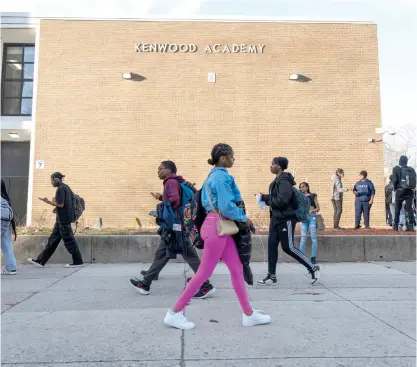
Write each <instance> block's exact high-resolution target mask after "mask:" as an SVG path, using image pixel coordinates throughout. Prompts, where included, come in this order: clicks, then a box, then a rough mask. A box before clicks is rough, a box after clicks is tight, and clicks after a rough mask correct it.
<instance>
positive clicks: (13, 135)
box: [9, 133, 20, 139]
mask: <svg viewBox="0 0 417 367" xmlns="http://www.w3.org/2000/svg"><path fill="white" fill-rule="evenodd" d="M9 136H10V137H11V138H12V139H19V138H20V135H19V134H18V133H9Z"/></svg>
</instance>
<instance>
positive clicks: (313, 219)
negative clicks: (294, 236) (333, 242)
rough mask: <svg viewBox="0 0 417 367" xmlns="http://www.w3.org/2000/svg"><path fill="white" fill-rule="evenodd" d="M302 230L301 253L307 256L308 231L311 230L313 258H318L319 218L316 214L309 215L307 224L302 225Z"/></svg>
mask: <svg viewBox="0 0 417 367" xmlns="http://www.w3.org/2000/svg"><path fill="white" fill-rule="evenodd" d="M300 229H301V241H300V251H301V252H302V253H303V254H305V250H306V242H307V235H308V230H310V237H311V257H316V255H317V216H316V214H315V213H311V214H309V216H308V221H307V222H305V223H300Z"/></svg>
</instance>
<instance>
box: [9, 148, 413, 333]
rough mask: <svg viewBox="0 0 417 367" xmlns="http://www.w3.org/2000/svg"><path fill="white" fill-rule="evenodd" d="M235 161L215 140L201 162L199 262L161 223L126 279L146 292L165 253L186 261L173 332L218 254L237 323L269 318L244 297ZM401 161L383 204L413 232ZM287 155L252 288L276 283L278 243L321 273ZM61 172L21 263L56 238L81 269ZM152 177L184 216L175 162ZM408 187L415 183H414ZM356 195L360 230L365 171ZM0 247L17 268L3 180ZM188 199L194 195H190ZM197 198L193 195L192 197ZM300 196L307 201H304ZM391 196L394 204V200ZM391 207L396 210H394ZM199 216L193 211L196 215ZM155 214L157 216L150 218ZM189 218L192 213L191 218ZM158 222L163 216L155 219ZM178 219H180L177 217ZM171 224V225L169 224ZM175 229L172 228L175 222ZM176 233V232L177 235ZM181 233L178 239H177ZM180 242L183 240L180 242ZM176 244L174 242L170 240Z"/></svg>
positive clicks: (368, 195) (310, 203) (366, 192)
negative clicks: (50, 223) (41, 236)
mask: <svg viewBox="0 0 417 367" xmlns="http://www.w3.org/2000/svg"><path fill="white" fill-rule="evenodd" d="M234 162H235V158H234V152H233V149H232V147H231V146H229V145H227V144H217V145H215V146H214V147H213V149H212V152H211V158H210V159H209V160H208V163H209V164H210V165H211V166H213V168H212V170H211V171H210V173H209V175H208V177H207V179H206V180H205V182H204V183H203V185H202V188H201V190H200V191H199V196H198V197H199V200H200V202H199V205H200V206H201V208H200V211H202V214H201V215H202V216H203V217H202V221H201V223H202V225H201V227H200V228H198V231H199V236H200V238H199V240H200V243H204V250H203V251H202V258H201V261H200V259H199V257H198V254H197V252H196V250H195V248H194V246H193V243H192V242H191V241H190V231H189V229H187V228H186V227H185V226H183V225H182V224H174V225H173V228H170V229H167V228H163V226H162V225H161V227H160V229H159V230H158V234H159V235H160V236H161V241H160V245H159V248H158V250H157V251H156V253H155V257H154V261H153V263H152V265H151V267H150V268H149V269H148V270H143V271H142V272H141V274H142V276H143V278H142V279H139V278H132V279H130V283H131V284H132V285H133V286H134V287H135V288H136V289H137V290H138V291H139V292H140V293H141V294H142V295H148V294H149V293H150V287H151V284H152V282H153V281H154V280H157V279H158V276H159V273H160V272H161V271H162V269H163V268H164V267H165V265H166V264H167V263H168V261H169V259H170V258H175V257H176V255H177V254H178V253H180V254H181V255H182V256H183V257H184V259H185V261H186V262H187V263H188V264H189V265H190V267H191V268H192V270H193V271H194V273H195V275H194V276H193V277H192V278H190V279H188V282H187V286H186V288H185V290H184V292H183V293H182V295H181V296H180V297H179V299H178V301H177V302H176V303H175V305H173V307H172V308H171V309H170V310H169V311H168V312H167V314H166V316H165V323H166V324H167V325H170V326H173V327H176V328H179V329H184V330H186V329H192V328H194V326H195V325H194V324H193V323H192V322H190V321H188V320H187V319H186V318H185V316H184V313H183V310H184V307H185V306H186V305H187V304H188V303H189V301H190V300H191V298H199V299H204V298H206V297H209V296H210V295H212V294H214V292H215V288H214V287H213V285H212V284H211V283H210V281H209V278H210V276H211V275H212V273H213V271H214V269H215V267H216V265H217V263H218V262H219V260H220V259H221V260H222V261H223V262H224V263H225V264H226V266H227V267H228V269H229V271H230V274H231V278H232V284H233V288H234V290H235V293H236V296H237V298H238V300H239V303H240V305H241V308H242V311H243V316H242V324H243V326H254V325H261V324H267V323H269V322H271V318H270V316H268V315H266V314H264V313H263V312H261V311H259V310H256V309H253V308H252V306H251V305H250V302H249V297H248V293H247V288H246V285H245V281H246V282H247V283H248V284H253V280H252V274H251V271H250V267H249V265H248V264H249V259H250V251H251V240H250V237H249V240H246V245H245V246H246V247H245V248H244V251H241V244H240V240H239V239H238V237H236V236H238V235H241V236H242V238H248V236H250V232H255V228H254V225H253V223H252V221H251V220H250V219H249V218H248V216H247V214H246V211H245V206H244V202H243V198H242V195H241V193H240V190H239V188H238V185H237V183H236V181H235V179H234V178H233V176H231V175H230V174H229V172H228V169H229V168H231V167H232V166H233V164H234ZM399 163H400V165H399V166H398V167H395V168H394V169H393V175H392V176H391V185H392V190H386V194H387V195H389V196H390V197H391V200H392V202H390V203H389V204H390V209H391V213H392V218H393V223H392V225H393V228H394V230H398V224H399V218H400V215H401V208H402V206H403V202H405V211H406V214H407V215H406V217H407V218H408V223H407V229H408V230H413V228H414V227H413V220H414V214H413V213H412V200H413V198H415V171H414V170H413V169H412V168H411V167H408V166H407V158H406V157H401V159H400V162H399ZM288 164H289V162H288V159H287V158H285V157H275V158H273V159H272V162H271V166H270V170H271V173H272V174H273V175H274V176H275V177H274V179H273V181H272V182H271V184H270V186H269V191H268V194H262V193H261V194H260V197H261V200H262V201H263V202H265V203H266V205H267V206H269V208H270V210H269V212H270V226H269V235H268V272H267V275H266V276H265V277H264V278H262V279H260V280H259V281H258V282H257V283H258V285H268V284H275V283H277V277H276V267H277V262H278V245H279V244H280V243H281V247H282V249H283V251H284V252H285V253H286V254H288V255H289V256H291V257H292V258H294V259H295V260H297V261H298V262H299V263H300V264H302V265H303V266H305V268H306V269H307V270H308V272H309V273H310V275H311V284H313V285H314V284H316V283H317V282H318V281H319V278H320V267H319V266H318V265H317V264H316V254H317V214H318V213H319V211H320V205H319V202H318V197H317V195H316V194H315V193H312V192H311V191H310V185H309V184H308V183H307V182H302V183H301V184H300V185H299V189H300V191H297V190H296V189H295V188H294V186H295V185H296V182H295V180H294V177H293V176H292V174H291V173H289V172H286V169H287V168H288ZM64 177H65V176H64V175H63V174H61V173H60V172H55V173H53V174H52V175H51V184H52V186H53V187H55V188H56V194H55V197H54V198H53V200H48V199H47V198H40V200H42V201H43V202H45V203H46V204H48V205H50V206H52V207H53V212H54V213H56V223H55V226H54V229H53V231H52V234H51V235H50V237H49V239H48V242H47V244H46V247H45V249H44V250H43V251H42V252H41V253H40V254H39V256H38V257H37V258H36V259H32V258H29V259H28V261H29V262H30V263H32V264H34V265H36V266H39V267H44V266H45V264H46V263H47V261H48V260H49V258H50V257H51V256H52V254H53V253H54V252H55V250H56V248H57V246H58V244H59V242H60V241H61V239H62V240H63V242H64V245H65V247H66V248H67V250H68V252H69V253H70V254H71V255H72V259H73V261H72V263H71V264H67V265H66V267H70V268H71V267H80V266H82V265H83V260H82V256H81V253H80V250H79V248H78V245H77V242H76V239H75V236H74V233H73V230H72V227H71V223H72V222H73V221H74V217H75V215H74V206H73V203H74V194H73V192H72V190H71V188H70V187H69V186H68V185H66V184H64V182H63V178H64ZM158 177H159V179H160V180H162V181H163V194H159V193H152V195H153V196H154V197H155V199H157V200H158V201H160V202H161V203H167V205H168V208H172V210H173V211H178V212H179V213H180V217H181V216H184V202H183V201H184V199H183V198H184V190H185V189H186V186H184V185H185V180H184V178H183V177H181V176H178V175H177V167H176V165H175V163H174V162H172V161H164V162H162V163H161V164H160V166H159V168H158ZM343 177H344V171H343V169H337V170H336V173H335V175H334V176H333V177H332V186H331V201H332V203H333V207H334V218H333V219H334V223H333V224H334V228H335V229H337V230H342V229H343V228H341V227H340V226H339V222H340V217H341V214H342V211H343V195H344V193H345V192H347V191H349V189H348V188H344V187H343V183H342V179H343ZM413 187H414V188H413ZM352 191H353V193H354V195H355V228H356V229H359V228H360V220H361V216H362V214H363V216H364V222H365V228H370V227H369V225H370V224H369V218H370V210H371V207H372V204H373V200H374V196H375V187H374V185H373V183H372V182H371V181H370V180H368V178H367V172H366V171H362V172H360V180H359V181H358V182H357V183H356V184H355V185H354V187H353V190H352ZM300 192H301V193H302V194H299V193H300ZM297 195H301V197H302V198H304V200H306V203H307V204H306V209H307V213H308V214H307V215H306V216H305V218H304V220H302V221H301V220H300V219H299V218H300V216H299V213H298V212H297V210H298V209H299V206H300V204H299V203H300V201H299V200H300V198H299V196H298V197H297ZM1 196H2V198H1V204H2V213H1V215H2V217H1V219H2V222H1V231H2V232H1V248H2V252H3V255H4V257H5V259H6V266H5V269H4V271H3V274H7V275H12V274H15V273H16V259H15V256H14V253H13V244H12V241H11V232H12V231H13V232H14V236H15V238H16V224H15V221H14V216H13V210H12V207H11V204H10V199H9V197H8V194H7V191H6V187H5V184H4V181H3V180H2V182H1ZM193 197H194V196H193ZM195 197H197V196H195ZM306 198H307V199H306ZM392 198H395V201H394V199H392ZM393 208H395V210H394V209H393ZM197 215H200V214H198V213H197V214H196V215H195V216H197ZM157 216H158V215H157ZM194 219H196V218H194ZM161 220H163V219H161ZM300 221H301V224H300V229H301V241H300V248H299V249H298V248H296V247H295V246H294V231H295V227H296V224H297V222H300ZM180 223H183V222H180ZM175 226H177V228H176V227H175ZM178 226H179V227H178ZM308 232H310V235H311V239H312V254H311V259H309V258H307V257H306V256H305V244H306V239H307V234H308ZM178 235H179V237H178ZM179 238H181V241H180V240H179ZM184 239H185V240H184ZM178 241H180V242H181V246H180V249H179V250H178V246H177V248H176V249H174V247H175V246H173V243H174V244H175V243H176V242H178ZM177 245H178V243H177Z"/></svg>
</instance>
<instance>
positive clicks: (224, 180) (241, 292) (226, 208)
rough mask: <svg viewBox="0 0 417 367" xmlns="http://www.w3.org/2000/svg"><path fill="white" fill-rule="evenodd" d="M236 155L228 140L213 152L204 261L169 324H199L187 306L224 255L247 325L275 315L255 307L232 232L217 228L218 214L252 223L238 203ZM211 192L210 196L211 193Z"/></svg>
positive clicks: (205, 200)
mask: <svg viewBox="0 0 417 367" xmlns="http://www.w3.org/2000/svg"><path fill="white" fill-rule="evenodd" d="M234 161H235V159H234V154H233V149H232V148H231V147H230V146H229V145H227V144H217V145H215V146H214V148H213V150H212V152H211V159H209V160H208V163H209V164H210V165H212V166H215V167H214V168H213V169H212V171H211V172H210V174H209V176H208V178H207V180H206V182H205V183H204V185H203V187H202V193H201V202H202V205H203V207H204V209H205V211H206V212H207V217H206V219H205V221H204V223H203V226H202V227H201V237H202V239H203V240H204V250H203V255H202V257H201V265H200V266H199V268H198V271H197V273H196V274H195V275H194V276H193V277H192V279H191V281H190V282H189V283H188V284H187V287H186V288H185V290H184V292H183V293H182V295H181V297H180V298H179V300H178V301H177V303H176V304H175V306H174V307H173V308H172V309H171V310H169V311H168V312H167V314H166V316H165V320H164V321H165V324H167V325H169V326H172V327H175V328H178V329H182V330H191V329H193V328H194V327H195V325H194V324H193V323H192V322H189V321H188V320H187V319H186V318H185V316H184V312H183V310H184V308H185V306H186V305H187V304H188V302H189V301H190V300H191V298H192V297H193V295H194V294H195V293H196V292H197V291H198V290H199V289H200V287H201V285H202V284H203V283H204V282H205V281H206V280H207V279H209V277H210V276H211V274H212V273H213V271H214V269H215V267H216V265H217V263H218V261H219V260H220V259H222V260H223V261H224V263H225V264H226V266H227V267H228V268H229V271H230V275H231V278H232V284H233V288H234V290H235V292H236V295H237V298H238V300H239V303H240V306H241V308H242V310H243V321H242V324H243V326H255V325H262V324H268V323H270V322H271V317H270V316H268V315H265V314H263V313H262V312H260V311H258V310H254V309H252V307H251V305H250V303H249V296H248V292H247V289H246V284H245V281H244V278H243V265H242V263H241V261H240V258H239V255H238V252H237V249H236V245H235V243H234V241H233V238H232V237H231V236H219V235H218V229H217V222H218V220H219V219H218V216H219V214H221V215H222V216H223V217H225V218H228V219H232V220H234V221H237V222H244V223H246V225H247V226H248V227H249V226H250V225H251V224H252V222H251V220H250V219H249V218H248V217H247V216H246V215H245V214H244V212H243V210H242V209H241V208H239V207H237V206H236V202H238V201H241V200H242V197H241V194H240V191H239V188H238V187H237V185H236V183H235V181H234V179H233V177H232V176H231V175H229V173H228V172H227V168H231V167H232V166H233V163H234ZM209 195H210V197H209Z"/></svg>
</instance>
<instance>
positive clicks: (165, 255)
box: [130, 161, 216, 299]
mask: <svg viewBox="0 0 417 367" xmlns="http://www.w3.org/2000/svg"><path fill="white" fill-rule="evenodd" d="M158 177H159V179H160V180H162V181H163V187H164V191H163V192H164V193H163V194H159V193H152V196H153V197H154V198H155V199H157V200H159V201H164V202H166V201H169V202H170V203H171V206H172V208H174V209H178V208H179V207H180V206H181V183H183V182H185V180H184V178H183V177H181V176H177V166H176V165H175V163H174V162H172V161H164V162H162V163H161V164H160V165H159V168H158ZM182 229H184V228H182ZM159 233H160V234H161V241H160V244H159V247H158V250H156V253H155V257H154V260H153V263H152V265H151V267H150V268H149V269H148V270H147V271H142V272H141V274H142V275H143V279H142V280H141V279H138V278H132V279H130V283H131V284H132V285H133V286H134V287H135V288H136V289H137V290H138V291H139V293H140V294H142V295H148V294H149V293H150V287H151V284H152V282H153V281H154V280H156V279H157V278H158V276H159V273H160V272H161V271H162V269H163V268H164V267H165V265H166V264H168V261H169V260H170V258H175V257H176V255H175V254H171V253H170V251H169V246H168V243H167V242H168V241H167V238H168V237H167V235H169V234H168V233H167V230H166V229H162V228H160V230H159ZM181 255H182V257H183V258H184V260H185V261H186V262H187V264H188V265H189V266H190V267H191V269H193V271H194V273H196V272H197V271H198V268H199V266H200V259H199V257H198V255H197V252H196V251H195V249H194V247H193V246H192V244H191V241H190V240H189V238H188V237H187V238H186V251H184V252H182V254H181ZM205 280H206V281H205V282H204V284H200V285H201V288H200V289H197V290H196V292H195V294H193V297H194V298H200V299H204V298H207V297H209V296H210V295H212V294H214V292H215V291H216V289H215V288H214V287H213V286H212V285H211V284H210V282H209V280H208V278H207V279H205Z"/></svg>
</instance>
